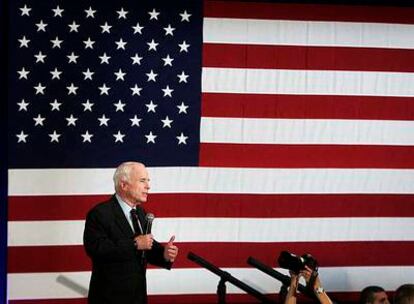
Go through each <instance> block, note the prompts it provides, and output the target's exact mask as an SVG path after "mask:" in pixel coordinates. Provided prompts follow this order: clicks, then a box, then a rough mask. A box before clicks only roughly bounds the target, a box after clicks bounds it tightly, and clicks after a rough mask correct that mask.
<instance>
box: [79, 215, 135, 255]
mask: <svg viewBox="0 0 414 304" xmlns="http://www.w3.org/2000/svg"><path fill="white" fill-rule="evenodd" d="M113 230H114V227H113V220H111V219H109V218H106V217H105V216H104V215H103V214H102V212H100V210H98V209H93V210H91V211H90V212H89V213H88V215H87V217H86V222H85V231H84V234H83V243H84V246H85V250H86V252H87V254H88V255H89V256H90V257H91V258H92V259H93V260H95V261H100V262H123V261H128V260H131V259H134V258H136V250H135V245H134V241H133V239H132V238H111V237H110V236H111V234H113V233H114V231H113Z"/></svg>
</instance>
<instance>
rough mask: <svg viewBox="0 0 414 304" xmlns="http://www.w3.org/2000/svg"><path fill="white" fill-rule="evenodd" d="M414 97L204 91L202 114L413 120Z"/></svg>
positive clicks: (209, 115) (214, 115)
mask: <svg viewBox="0 0 414 304" xmlns="http://www.w3.org/2000/svg"><path fill="white" fill-rule="evenodd" d="M413 104H414V98H412V97H382V96H335V95H271V94H225V93H203V94H202V109H201V113H202V115H203V116H204V117H243V118H298V119H299V118H306V119H324V118H326V119H378V120H414V107H413Z"/></svg>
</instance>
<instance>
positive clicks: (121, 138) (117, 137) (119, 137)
mask: <svg viewBox="0 0 414 304" xmlns="http://www.w3.org/2000/svg"><path fill="white" fill-rule="evenodd" d="M113 136H114V137H115V142H122V143H123V142H124V137H125V134H122V133H121V131H120V130H118V133H116V134H113Z"/></svg>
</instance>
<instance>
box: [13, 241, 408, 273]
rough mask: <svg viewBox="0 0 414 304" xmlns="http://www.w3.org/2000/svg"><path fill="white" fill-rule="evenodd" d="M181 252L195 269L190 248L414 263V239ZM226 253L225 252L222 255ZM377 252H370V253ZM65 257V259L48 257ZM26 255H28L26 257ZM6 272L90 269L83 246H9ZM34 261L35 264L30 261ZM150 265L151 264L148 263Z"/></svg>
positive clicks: (272, 262) (186, 247)
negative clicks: (309, 254)
mask: <svg viewBox="0 0 414 304" xmlns="http://www.w3.org/2000/svg"><path fill="white" fill-rule="evenodd" d="M175 244H176V245H177V246H178V247H179V249H180V254H179V257H178V258H177V260H176V261H175V263H174V268H198V267H199V266H198V265H197V264H195V263H194V262H192V261H190V260H188V259H187V254H188V253H189V252H190V251H192V252H194V253H196V254H200V255H201V256H202V257H203V258H204V259H206V260H208V261H209V262H211V263H213V264H214V265H216V266H218V267H230V268H244V267H250V266H249V265H248V264H246V260H247V258H248V257H249V256H253V257H254V258H256V259H258V260H260V261H262V262H263V263H265V264H268V265H269V266H272V267H276V266H277V265H276V259H277V257H278V254H279V253H280V252H281V251H282V250H287V251H290V252H292V253H296V254H303V253H311V254H312V255H313V256H314V257H315V258H317V260H318V261H319V264H320V265H321V266H323V267H336V266H340V267H342V266H344V267H345V266H376V265H383V266H396V265H414V258H413V257H412V256H411V255H409V254H406V253H407V252H412V251H413V250H414V242H411V241H410V242H408V241H407V242H404V241H389V242H381V241H372V242H294V243H287V242H286V243H240V242H238V243H237V250H234V246H235V244H234V243H214V242H211V243H210V242H209V243H175ZM223 252H226V254H223ZM373 252H375V253H376V254H375V255H373V254H372V253H373ZM54 256H56V257H59V256H64V257H65V258H64V259H51V258H50V257H54ZM27 257H30V259H28V258H27ZM8 259H9V263H8V272H9V273H26V272H32V273H33V272H71V271H90V269H91V262H90V260H89V258H88V257H87V255H86V253H85V251H84V249H83V246H81V245H79V246H36V247H35V246H33V247H9V248H8ZM33 261H36V263H33ZM149 267H150V268H154V266H151V265H149Z"/></svg>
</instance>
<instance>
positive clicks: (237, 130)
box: [200, 117, 414, 146]
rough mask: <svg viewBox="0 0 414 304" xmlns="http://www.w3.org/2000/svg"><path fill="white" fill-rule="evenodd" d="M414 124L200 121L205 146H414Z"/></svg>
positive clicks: (322, 121) (352, 121) (256, 120)
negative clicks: (213, 144) (216, 144)
mask: <svg viewBox="0 0 414 304" xmlns="http://www.w3.org/2000/svg"><path fill="white" fill-rule="evenodd" d="M413 130H414V121H398V120H393V121H391V120H390V121H385V120H345V119H343V120H339V119H338V120H333V119H255V118H228V117H227V118H214V117H204V118H202V119H201V130H200V140H201V142H205V143H242V144H334V145H337V144H346V145H354V144H356V145H357V144H361V145H404V146H409V145H414V132H413Z"/></svg>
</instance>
